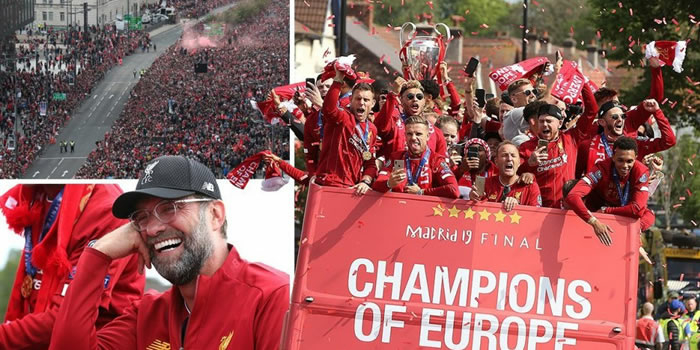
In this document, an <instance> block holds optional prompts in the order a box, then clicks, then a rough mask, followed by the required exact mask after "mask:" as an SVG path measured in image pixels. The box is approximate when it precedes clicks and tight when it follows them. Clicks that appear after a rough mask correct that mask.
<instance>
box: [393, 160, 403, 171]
mask: <svg viewBox="0 0 700 350" xmlns="http://www.w3.org/2000/svg"><path fill="white" fill-rule="evenodd" d="M404 168H406V163H405V162H404V160H403V159H395V160H394V170H397V169H404Z"/></svg>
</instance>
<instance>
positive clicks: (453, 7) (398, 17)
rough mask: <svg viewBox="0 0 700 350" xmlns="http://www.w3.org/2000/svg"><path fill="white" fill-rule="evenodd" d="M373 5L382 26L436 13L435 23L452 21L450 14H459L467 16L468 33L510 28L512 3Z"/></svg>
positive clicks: (400, 0)
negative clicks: (509, 20) (508, 18)
mask: <svg viewBox="0 0 700 350" xmlns="http://www.w3.org/2000/svg"><path fill="white" fill-rule="evenodd" d="M374 8H375V16H374V22H375V24H376V25H378V26H382V27H385V26H386V25H387V24H390V25H392V26H394V27H398V26H401V25H402V24H404V23H406V22H413V23H418V22H420V21H421V16H422V15H423V14H428V15H430V16H433V18H432V21H433V22H434V23H439V22H442V23H445V24H447V25H452V20H451V19H450V16H452V15H459V16H462V17H464V18H465V21H464V22H462V28H463V29H464V31H465V33H471V32H479V33H480V34H486V35H489V34H493V33H495V31H497V30H503V29H505V28H507V24H506V21H505V18H506V16H507V15H508V13H509V11H510V8H511V5H509V4H508V3H506V2H505V1H504V0H490V1H483V0H445V1H420V0H385V1H383V2H381V3H379V2H377V3H375V5H374ZM484 24H486V26H483V25H484Z"/></svg>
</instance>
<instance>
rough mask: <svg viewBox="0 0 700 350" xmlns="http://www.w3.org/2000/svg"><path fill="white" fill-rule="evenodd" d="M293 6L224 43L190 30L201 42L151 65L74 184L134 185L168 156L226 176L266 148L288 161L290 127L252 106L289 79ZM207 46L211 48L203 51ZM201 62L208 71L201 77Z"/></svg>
mask: <svg viewBox="0 0 700 350" xmlns="http://www.w3.org/2000/svg"><path fill="white" fill-rule="evenodd" d="M287 6H288V3H284V2H271V3H270V5H269V6H268V8H267V9H265V10H264V11H263V12H262V13H261V14H260V15H259V16H256V17H255V18H251V20H249V21H246V22H244V23H240V24H238V25H233V26H231V25H229V26H226V32H225V33H224V34H223V36H222V37H219V38H210V37H209V36H207V35H206V33H204V25H203V24H201V23H200V24H197V25H195V26H193V27H190V28H188V29H186V32H185V35H186V36H189V37H198V38H195V39H194V40H186V42H185V41H183V40H182V39H181V40H180V41H178V43H176V44H175V45H173V46H172V47H171V48H169V49H168V50H167V51H166V52H165V53H164V54H163V55H162V56H161V57H159V58H158V59H157V60H156V61H155V62H154V63H153V65H152V66H151V68H150V69H149V70H148V71H147V72H146V73H145V74H144V75H143V77H142V79H141V80H140V81H139V82H138V84H137V85H136V86H135V87H134V89H133V90H132V91H131V96H130V98H129V101H128V102H127V104H126V106H125V108H124V111H123V112H122V114H121V116H120V118H119V119H118V120H117V121H116V122H115V124H114V125H113V126H112V129H111V130H110V131H109V132H108V133H106V135H105V139H104V141H102V142H100V143H99V144H98V145H97V148H96V149H95V150H94V151H93V152H92V153H91V154H90V155H89V157H88V159H87V161H86V163H85V165H84V166H83V167H82V168H81V169H80V170H79V171H78V173H77V175H76V177H82V178H110V177H114V178H136V177H138V175H139V171H140V170H141V169H142V168H143V165H144V164H145V163H146V162H148V161H149V160H151V159H153V158H156V157H158V156H160V155H163V154H172V155H174V154H181V155H186V156H190V157H194V158H196V159H198V160H199V161H200V162H202V163H204V164H206V165H207V166H208V167H209V168H210V169H212V170H213V171H214V172H215V174H217V176H221V177H223V176H224V175H225V174H226V173H227V172H228V170H229V169H230V168H231V167H232V166H234V165H236V164H238V163H240V162H241V161H242V160H243V159H245V158H246V157H247V156H249V155H251V154H254V153H256V152H259V151H261V150H263V149H270V150H272V151H274V152H275V153H277V154H288V152H289V151H288V148H289V142H288V136H287V135H288V131H287V130H286V128H285V127H284V126H282V125H270V124H268V123H265V122H264V121H263V117H262V116H261V115H260V113H259V112H258V111H256V110H254V109H253V107H252V105H251V103H250V100H251V99H253V100H264V99H265V94H266V93H267V91H269V90H270V89H271V88H272V87H274V86H279V85H284V82H285V81H286V80H287V76H288V69H289V68H288V67H289V58H288V56H289V53H288V52H289V40H288V36H287V35H286V33H288V29H287V28H288V27H289V24H288V22H289V21H288V20H287V19H288V18H289V16H288V11H289V8H288V7H287ZM202 42H205V43H207V47H199V46H197V43H202ZM209 46H214V47H209ZM197 63H199V64H204V65H206V66H207V72H206V73H195V69H194V67H195V64H197Z"/></svg>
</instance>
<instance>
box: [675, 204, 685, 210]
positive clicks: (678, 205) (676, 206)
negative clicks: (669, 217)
mask: <svg viewBox="0 0 700 350" xmlns="http://www.w3.org/2000/svg"><path fill="white" fill-rule="evenodd" d="M682 206H683V204H681V203H678V204H674V205H673V209H677V208H680V207H682Z"/></svg>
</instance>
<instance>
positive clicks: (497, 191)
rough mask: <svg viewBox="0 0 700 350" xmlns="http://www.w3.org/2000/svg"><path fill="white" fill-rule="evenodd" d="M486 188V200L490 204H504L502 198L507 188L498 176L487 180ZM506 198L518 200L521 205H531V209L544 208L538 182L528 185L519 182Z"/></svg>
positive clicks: (512, 187)
mask: <svg viewBox="0 0 700 350" xmlns="http://www.w3.org/2000/svg"><path fill="white" fill-rule="evenodd" d="M484 187H485V190H484V193H485V197H486V200H488V201H489V202H503V200H501V198H503V192H504V190H505V186H503V184H501V181H500V180H499V177H498V176H492V177H489V178H487V179H486V184H485V186H484ZM505 197H513V198H515V199H517V200H518V204H520V205H529V206H531V207H541V206H542V197H541V196H540V187H539V186H538V185H537V182H533V183H531V184H529V185H526V184H524V183H522V182H520V181H517V182H516V183H514V184H513V185H511V186H510V191H509V192H508V193H507V194H506V195H505ZM504 199H505V198H504Z"/></svg>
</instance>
